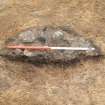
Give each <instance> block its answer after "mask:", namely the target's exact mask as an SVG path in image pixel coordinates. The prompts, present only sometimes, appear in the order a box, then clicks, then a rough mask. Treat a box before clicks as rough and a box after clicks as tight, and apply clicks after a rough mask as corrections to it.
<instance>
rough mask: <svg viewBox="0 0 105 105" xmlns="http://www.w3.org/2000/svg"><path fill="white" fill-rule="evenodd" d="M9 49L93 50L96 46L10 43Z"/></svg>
mask: <svg viewBox="0 0 105 105" xmlns="http://www.w3.org/2000/svg"><path fill="white" fill-rule="evenodd" d="M6 47H7V48H8V49H23V50H24V49H27V50H35V51H45V50H46V51H47V50H71V51H93V50H95V48H88V47H49V46H25V45H8V46H6Z"/></svg>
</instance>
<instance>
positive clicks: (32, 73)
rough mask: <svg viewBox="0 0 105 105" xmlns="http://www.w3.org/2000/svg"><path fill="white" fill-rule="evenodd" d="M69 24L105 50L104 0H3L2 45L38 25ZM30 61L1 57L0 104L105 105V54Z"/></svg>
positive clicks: (0, 18)
mask: <svg viewBox="0 0 105 105" xmlns="http://www.w3.org/2000/svg"><path fill="white" fill-rule="evenodd" d="M44 25H52V26H71V27H73V28H74V29H75V30H76V31H77V32H79V33H81V34H82V35H83V36H84V37H85V38H87V39H91V40H92V41H93V42H94V43H95V44H96V45H97V46H98V47H99V48H100V50H101V51H102V55H104V54H105V43H104V42H105V29H104V28H105V1H104V0H22V1H21V0H0V48H1V47H2V45H3V43H4V41H5V40H6V39H7V38H8V37H10V36H13V35H15V34H17V33H18V32H20V31H22V30H24V29H26V28H30V27H33V26H35V27H37V26H44ZM64 65H66V64H60V65H57V64H49V65H48V64H47V65H46V64H43V65H37V66H36V65H32V64H28V63H25V62H19V61H9V60H7V59H5V58H2V57H0V105H104V104H105V82H104V81H105V66H104V65H105V57H104V56H99V57H93V58H87V59H81V60H80V61H79V60H78V61H76V62H75V63H71V64H69V65H67V66H66V67H64Z"/></svg>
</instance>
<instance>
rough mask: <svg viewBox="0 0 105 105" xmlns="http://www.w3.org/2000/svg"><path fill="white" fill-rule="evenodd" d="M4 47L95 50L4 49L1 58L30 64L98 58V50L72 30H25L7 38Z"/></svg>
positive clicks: (59, 28)
mask: <svg viewBox="0 0 105 105" xmlns="http://www.w3.org/2000/svg"><path fill="white" fill-rule="evenodd" d="M6 45H26V46H27V45H28V46H53V47H81V48H94V49H95V50H90V51H89V50H88V51H80V50H79V51H74V50H52V51H50V50H49V51H32V50H28V49H25V50H23V49H7V48H4V49H3V50H2V53H0V54H1V55H2V56H5V57H8V58H13V59H20V60H27V61H30V62H34V63H35V62H36V61H37V62H38V61H40V62H41V61H42V62H49V61H51V62H52V61H71V60H73V59H77V58H78V59H79V58H81V57H87V56H98V55H99V50H98V49H97V47H96V46H95V45H94V44H93V43H92V42H91V41H90V40H87V39H85V38H84V37H83V36H81V35H79V34H78V33H77V32H75V31H74V30H72V29H68V28H65V27H64V28H62V27H58V28H54V27H38V28H34V27H33V28H30V29H27V30H25V31H23V32H21V33H19V34H17V35H16V36H14V37H11V38H9V39H8V40H7V41H6V43H5V46H6Z"/></svg>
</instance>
